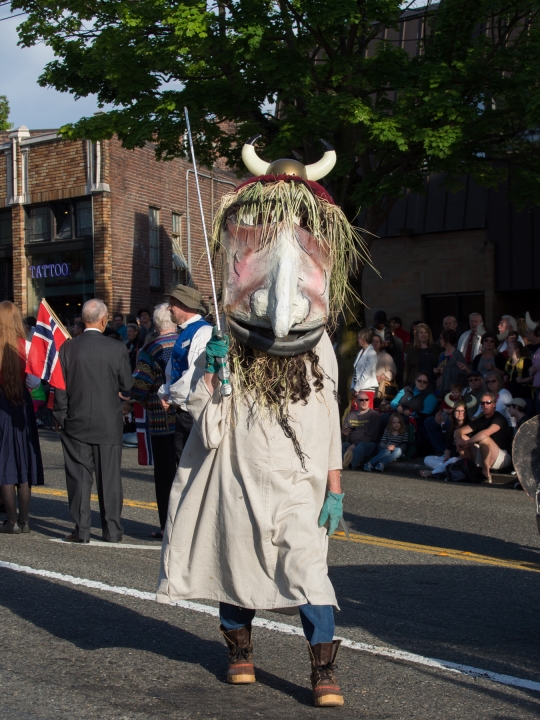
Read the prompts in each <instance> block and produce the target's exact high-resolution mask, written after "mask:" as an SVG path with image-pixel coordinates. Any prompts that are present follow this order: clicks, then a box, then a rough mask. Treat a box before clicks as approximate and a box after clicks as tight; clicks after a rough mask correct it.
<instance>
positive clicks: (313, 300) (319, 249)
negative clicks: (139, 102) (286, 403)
mask: <svg viewBox="0 0 540 720" xmlns="http://www.w3.org/2000/svg"><path fill="white" fill-rule="evenodd" d="M259 137H260V136H259V135H257V136H255V137H253V138H251V139H250V140H249V141H248V142H247V143H246V144H245V145H244V148H243V150H242V159H243V161H244V164H245V165H246V167H247V168H248V170H250V171H251V172H252V173H253V174H254V175H255V177H254V178H251V179H250V180H247V181H246V182H244V183H243V184H242V185H240V186H239V187H238V188H236V190H235V191H234V192H233V193H230V194H228V195H225V196H224V197H223V199H222V201H221V206H220V209H219V211H218V213H217V215H216V219H215V225H214V235H213V237H214V245H215V250H217V251H219V252H220V254H221V261H222V268H223V283H222V304H223V310H224V313H225V315H226V318H227V322H228V325H229V329H230V332H231V333H232V335H233V336H234V337H235V338H236V339H237V340H238V341H240V342H241V343H243V344H245V345H247V346H249V347H251V348H252V349H254V350H259V351H262V352H264V353H267V354H268V355H277V356H282V357H291V356H294V355H299V354H301V353H305V352H308V351H309V350H311V349H312V348H314V347H315V345H317V343H318V342H319V340H320V338H321V336H322V334H323V332H324V328H325V325H326V324H327V323H328V322H329V320H331V319H332V317H334V316H335V315H336V313H337V312H339V311H340V310H343V308H344V306H345V305H346V304H347V300H348V297H349V296H350V295H351V293H352V290H351V288H350V286H349V274H350V272H351V270H354V266H355V265H356V263H357V261H358V259H359V258H362V259H366V258H367V257H368V255H367V250H366V249H365V245H364V243H363V240H362V238H361V236H360V234H359V232H358V231H357V229H356V228H353V227H352V226H351V225H350V223H349V222H348V221H347V219H346V217H345V215H344V214H343V212H342V211H341V209H340V208H338V207H337V205H335V204H334V202H333V200H332V198H331V196H330V195H329V194H328V193H327V192H326V191H325V189H324V188H323V187H322V186H321V185H319V184H318V183H317V180H320V179H321V178H322V177H324V176H325V175H326V174H327V173H329V172H330V171H331V170H332V168H333V167H334V165H335V162H336V153H335V152H334V150H333V149H332V148H331V147H330V145H328V143H325V142H324V141H323V144H324V145H325V153H324V156H323V157H322V159H321V160H319V161H318V162H316V163H314V164H312V165H307V166H305V165H303V164H302V163H300V162H298V161H297V160H291V159H282V160H277V161H274V162H272V163H270V164H269V163H267V162H265V161H263V160H262V159H261V158H259V157H258V155H257V154H256V152H255V148H254V143H255V141H256V140H257V139H258V138H259Z"/></svg>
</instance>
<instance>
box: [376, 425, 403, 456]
mask: <svg viewBox="0 0 540 720" xmlns="http://www.w3.org/2000/svg"><path fill="white" fill-rule="evenodd" d="M408 442H409V433H408V432H407V431H406V430H405V432H404V433H401V434H400V435H392V430H391V429H390V428H389V427H387V428H386V430H385V431H384V433H383V436H382V438H381V442H380V447H381V448H385V447H388V446H389V445H395V446H396V447H398V448H401V449H402V450H405V448H406V447H407V443H408Z"/></svg>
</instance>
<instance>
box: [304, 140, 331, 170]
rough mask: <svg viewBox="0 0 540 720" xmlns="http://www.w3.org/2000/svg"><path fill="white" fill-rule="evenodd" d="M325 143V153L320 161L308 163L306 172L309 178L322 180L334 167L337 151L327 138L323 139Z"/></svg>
mask: <svg viewBox="0 0 540 720" xmlns="http://www.w3.org/2000/svg"><path fill="white" fill-rule="evenodd" d="M321 142H322V144H323V145H324V149H325V151H326V152H325V153H324V155H323V156H322V158H321V159H320V160H319V162H316V163H313V164H312V165H306V173H307V179H308V180H320V179H321V178H323V177H324V176H325V175H328V173H329V172H330V170H332V168H333V167H334V165H335V164H336V160H337V155H336V151H335V150H334V148H333V147H332V146H331V145H330V143H327V142H326V140H321Z"/></svg>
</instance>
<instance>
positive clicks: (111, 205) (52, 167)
mask: <svg viewBox="0 0 540 720" xmlns="http://www.w3.org/2000/svg"><path fill="white" fill-rule="evenodd" d="M15 132H16V133H17V161H18V183H17V189H16V191H13V190H12V191H11V192H9V189H8V187H7V180H6V179H7V177H8V173H7V166H6V163H7V161H8V159H9V158H10V155H9V153H10V152H11V149H12V147H11V138H10V133H0V208H5V207H11V208H12V237H13V248H12V251H11V248H9V250H5V247H4V250H2V252H3V255H2V257H11V252H12V255H13V299H14V301H15V302H16V303H17V305H18V306H19V307H20V309H21V311H22V312H23V313H24V314H26V312H27V304H28V302H27V301H28V298H27V267H28V260H27V257H26V253H27V249H26V248H25V210H26V209H28V208H29V207H30V206H32V205H34V204H38V203H49V202H53V201H58V200H64V199H67V198H84V197H87V198H90V197H91V199H92V206H93V249H94V253H93V257H94V271H95V296H96V297H100V298H102V299H103V300H104V301H105V302H106V303H107V305H108V306H109V309H110V310H111V312H115V311H119V310H120V311H122V312H124V313H128V312H134V311H136V310H137V309H138V308H140V307H150V308H151V307H153V306H155V305H157V304H158V303H160V302H162V301H163V299H164V296H165V293H168V292H169V291H170V289H171V287H172V285H173V264H172V238H171V234H172V213H173V212H175V213H178V214H180V215H181V216H182V232H181V236H182V237H181V240H182V246H183V247H182V249H183V252H184V255H185V256H186V259H187V257H188V247H187V245H188V243H187V239H188V234H189V235H190V237H191V253H190V254H191V264H192V281H193V284H194V285H195V286H196V287H198V288H199V289H200V290H201V291H202V292H203V294H204V295H205V296H206V297H207V298H210V296H211V286H210V278H209V272H208V265H207V262H206V257H205V254H204V235H203V232H202V225H201V220H200V213H199V205H198V201H197V195H196V188H195V182H194V177H193V169H192V166H191V163H189V162H188V161H187V160H185V159H177V160H173V161H169V162H158V161H157V160H156V159H155V155H154V148H153V146H152V145H150V144H147V145H146V146H145V147H144V148H141V149H136V150H126V149H124V148H122V146H121V143H120V142H119V141H118V140H117V139H115V138H113V139H112V140H107V141H104V142H101V143H100V144H99V147H98V146H97V145H96V144H91V143H88V142H87V141H76V142H71V141H68V140H62V139H61V138H58V137H56V131H43V132H42V131H30V132H29V131H28V130H27V128H25V127H21V128H19V129H18V130H17V131H15ZM22 153H27V157H28V177H27V182H26V183H23V181H22ZM200 173H201V190H202V194H203V206H204V211H205V218H206V223H207V228H208V232H209V233H211V226H212V219H213V214H214V211H215V207H216V206H217V204H218V203H219V199H220V197H221V195H222V194H223V193H224V192H227V191H230V190H231V189H232V188H233V186H235V185H236V184H237V183H238V181H237V179H236V178H235V177H234V176H233V175H231V174H230V173H228V172H226V171H225V170H223V169H221V168H215V169H213V170H211V171H209V170H207V169H205V168H200ZM206 175H210V176H211V177H210V178H207V177H204V176H206ZM188 185H189V188H188ZM23 186H26V192H25V191H24V189H23ZM8 194H9V197H8ZM13 195H15V196H17V197H13ZM188 195H189V207H188ZM150 207H155V208H158V209H159V220H160V231H159V232H160V266H161V277H160V283H159V287H156V288H150V269H149V217H148V216H149V208H150ZM87 241H89V242H90V244H92V239H91V238H87V239H86V240H85V246H86V245H88V242H87ZM68 242H69V241H68ZM79 244H80V243H79ZM61 245H62V243H60V242H59V241H58V240H57V241H55V242H52V243H47V246H45V244H42V243H35V244H32V250H31V252H36V251H38V250H42V251H43V252H45V251H46V250H48V249H49V248H51V249H52V248H53V247H54V248H60V247H61ZM65 246H66V244H65V243H64V247H65ZM66 304H67V303H66Z"/></svg>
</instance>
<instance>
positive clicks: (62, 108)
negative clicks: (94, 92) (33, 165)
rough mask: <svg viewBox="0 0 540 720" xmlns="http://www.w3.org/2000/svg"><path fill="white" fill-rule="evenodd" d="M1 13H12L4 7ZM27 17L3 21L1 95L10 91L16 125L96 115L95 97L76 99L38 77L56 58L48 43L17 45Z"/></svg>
mask: <svg viewBox="0 0 540 720" xmlns="http://www.w3.org/2000/svg"><path fill="white" fill-rule="evenodd" d="M0 11H3V12H0V17H6V16H7V15H9V6H8V8H0ZM22 19H23V18H21V17H18V18H13V19H12V20H4V21H2V22H0V68H2V72H1V73H0V95H7V98H8V100H9V104H10V108H11V114H10V118H9V119H10V122H12V123H13V125H14V126H15V127H18V126H19V125H26V126H27V127H28V128H30V129H34V130H37V129H40V128H58V127H60V126H61V125H64V124H65V123H67V122H73V121H75V120H78V119H79V118H81V117H84V116H88V115H92V113H94V112H96V110H98V106H97V102H96V99H95V97H88V98H81V99H80V100H77V101H76V100H75V99H74V98H73V96H72V95H70V94H69V93H59V92H57V91H56V90H53V89H52V88H42V87H40V86H39V85H38V84H37V79H38V77H39V75H40V74H41V72H42V71H43V68H44V67H45V65H46V64H47V63H48V62H49V61H50V60H52V59H53V58H54V55H53V52H52V50H50V48H47V47H45V46H44V45H37V46H35V47H32V48H21V47H18V46H17V39H18V38H17V25H18V23H19V22H20V21H21V20H22Z"/></svg>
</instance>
